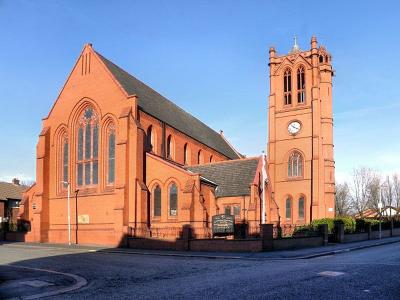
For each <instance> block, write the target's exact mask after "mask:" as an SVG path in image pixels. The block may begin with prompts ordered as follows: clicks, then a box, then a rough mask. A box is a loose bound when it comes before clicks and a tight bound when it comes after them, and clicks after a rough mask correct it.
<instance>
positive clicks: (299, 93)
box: [297, 66, 306, 103]
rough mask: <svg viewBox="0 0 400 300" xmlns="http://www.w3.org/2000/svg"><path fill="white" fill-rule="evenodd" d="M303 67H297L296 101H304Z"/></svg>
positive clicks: (304, 81) (304, 82)
mask: <svg viewBox="0 0 400 300" xmlns="http://www.w3.org/2000/svg"><path fill="white" fill-rule="evenodd" d="M304 72H305V71H304V67H303V66H300V67H299V68H298V69H297V103H304V102H305V101H306V96H305V88H306V79H305V73H304Z"/></svg>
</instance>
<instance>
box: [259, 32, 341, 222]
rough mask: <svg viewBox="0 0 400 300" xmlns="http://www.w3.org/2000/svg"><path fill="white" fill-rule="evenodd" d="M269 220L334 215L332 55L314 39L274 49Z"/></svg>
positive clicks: (271, 61)
mask: <svg viewBox="0 0 400 300" xmlns="http://www.w3.org/2000/svg"><path fill="white" fill-rule="evenodd" d="M269 67H270V95H269V105H268V120H269V123H268V149H267V152H268V173H269V188H270V193H269V197H270V199H269V205H268V207H267V208H268V209H267V221H268V222H280V223H282V224H306V223H309V222H310V221H311V220H314V219H320V218H326V217H334V213H335V209H334V208H335V207H334V205H335V204H334V191H335V161H334V156H333V115H332V77H333V69H332V65H331V55H330V54H329V53H328V51H327V50H326V49H325V48H324V47H323V46H318V43H317V39H316V37H314V36H313V37H312V38H311V44H310V49H309V50H304V51H303V50H301V49H300V47H299V45H298V44H297V40H296V38H295V42H294V46H293V48H292V49H291V51H290V52H289V53H288V54H285V55H278V54H277V53H276V51H275V48H273V47H271V48H270V50H269Z"/></svg>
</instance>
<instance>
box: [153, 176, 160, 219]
mask: <svg viewBox="0 0 400 300" xmlns="http://www.w3.org/2000/svg"><path fill="white" fill-rule="evenodd" d="M153 216H154V217H161V188H160V186H159V185H158V184H157V185H156V187H155V188H154V190H153Z"/></svg>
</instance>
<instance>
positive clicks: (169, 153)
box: [167, 135, 173, 159]
mask: <svg viewBox="0 0 400 300" xmlns="http://www.w3.org/2000/svg"><path fill="white" fill-rule="evenodd" d="M172 147H173V145H172V136H171V135H169V136H168V138H167V158H169V159H173V157H172Z"/></svg>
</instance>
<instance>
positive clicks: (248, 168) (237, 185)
mask: <svg viewBox="0 0 400 300" xmlns="http://www.w3.org/2000/svg"><path fill="white" fill-rule="evenodd" d="M258 162H259V158H258V157H255V158H248V159H237V160H233V161H226V162H218V163H211V164H205V165H198V166H189V167H185V169H187V170H189V171H191V172H193V173H198V174H200V175H201V176H202V177H204V178H206V179H208V180H210V181H212V182H214V183H216V184H217V185H218V188H217V190H216V192H215V196H216V197H217V198H220V197H230V196H249V195H250V185H251V183H252V182H253V181H254V177H255V175H256V171H257V166H258Z"/></svg>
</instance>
